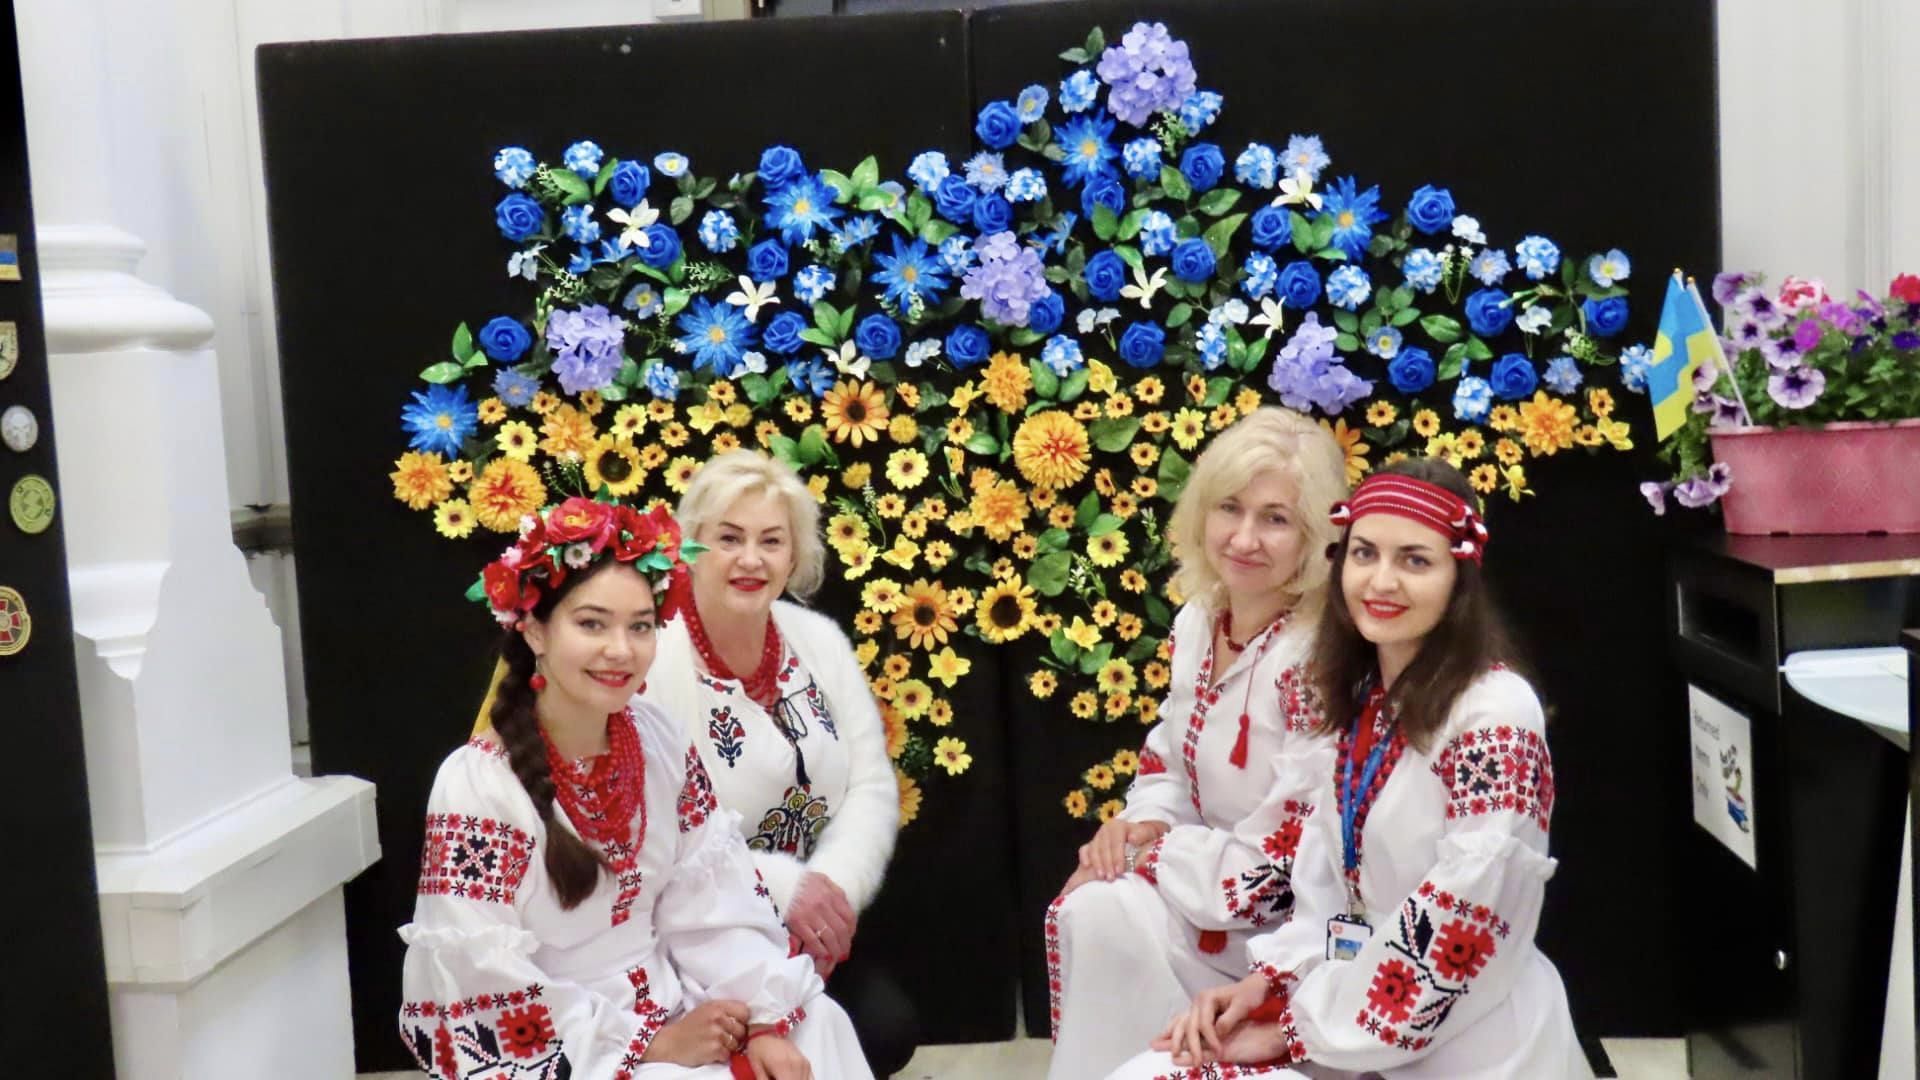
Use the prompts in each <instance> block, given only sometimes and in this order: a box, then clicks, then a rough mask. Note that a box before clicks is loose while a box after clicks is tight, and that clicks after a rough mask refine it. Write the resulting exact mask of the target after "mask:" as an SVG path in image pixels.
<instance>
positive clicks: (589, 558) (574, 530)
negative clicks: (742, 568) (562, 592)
mask: <svg viewBox="0 0 1920 1080" xmlns="http://www.w3.org/2000/svg"><path fill="white" fill-rule="evenodd" d="M705 550H706V548H705V546H704V545H701V544H699V543H697V542H694V541H691V540H687V539H685V538H684V537H683V536H682V535H681V531H680V523H679V522H678V521H676V520H674V517H673V513H672V512H671V511H669V510H668V509H667V508H666V507H665V506H662V505H656V506H654V508H653V509H651V510H648V511H646V512H644V513H642V512H641V511H638V510H635V509H634V508H632V507H630V506H620V505H614V504H610V503H603V502H599V501H598V500H595V499H588V498H582V497H579V496H575V497H573V498H570V499H567V500H566V501H565V502H562V503H560V504H559V505H558V506H552V507H548V508H546V509H544V510H541V511H539V512H538V513H536V514H529V515H527V517H526V518H525V519H524V520H523V521H522V522H521V523H520V539H519V540H518V541H516V542H515V543H514V544H513V546H512V547H509V548H508V549H507V550H506V551H504V552H502V553H501V555H500V557H499V558H498V559H495V560H494V561H493V562H490V563H488V564H487V566H486V569H484V570H482V571H481V572H480V579H479V580H478V581H476V582H474V583H473V585H472V586H471V587H470V588H468V589H467V599H469V600H473V601H476V602H483V603H485V604H486V605H487V606H488V607H490V608H492V610H493V617H494V619H496V620H497V621H498V622H499V623H500V624H501V625H502V626H514V627H518V626H521V625H523V623H524V620H525V618H526V614H527V613H528V612H530V611H532V610H533V608H534V605H536V604H538V603H539V602H540V597H541V596H543V595H545V592H546V591H547V590H551V589H558V588H559V587H560V586H561V584H562V583H564V582H565V581H566V580H567V576H568V575H569V574H574V573H578V572H580V571H582V570H585V569H586V568H588V567H590V566H592V565H593V564H594V563H595V562H596V561H598V560H600V559H603V558H605V557H607V556H609V555H611V556H612V557H613V558H614V559H615V560H616V561H618V562H623V563H631V564H633V566H634V568H635V569H637V570H639V571H641V572H642V573H645V574H646V575H647V576H648V577H649V578H651V579H653V581H654V597H655V603H656V604H657V605H658V607H659V618H660V620H661V621H663V622H664V621H666V620H667V619H670V618H672V617H673V614H674V612H675V611H676V610H678V608H679V606H680V603H681V597H682V596H683V595H684V594H685V592H686V589H685V588H684V587H683V585H682V583H683V581H684V579H685V578H686V574H687V567H688V565H689V564H691V563H692V561H693V559H694V557H695V556H697V555H699V554H700V552H702V551H705Z"/></svg>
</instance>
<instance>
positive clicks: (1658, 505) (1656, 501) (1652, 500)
mask: <svg viewBox="0 0 1920 1080" xmlns="http://www.w3.org/2000/svg"><path fill="white" fill-rule="evenodd" d="M1672 487H1673V485H1672V484H1662V483H1658V482H1656V481H1653V480H1648V481H1646V482H1645V483H1643V484H1641V485H1640V495H1641V497H1642V498H1645V499H1646V500H1647V505H1648V506H1651V507H1653V512H1654V513H1655V514H1656V515H1663V514H1665V513H1666V512H1667V491H1668V490H1669V489H1671V488H1672Z"/></svg>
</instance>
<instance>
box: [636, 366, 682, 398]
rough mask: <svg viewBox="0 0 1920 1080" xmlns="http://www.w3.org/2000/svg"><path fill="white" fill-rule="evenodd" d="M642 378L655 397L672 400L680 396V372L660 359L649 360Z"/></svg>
mask: <svg viewBox="0 0 1920 1080" xmlns="http://www.w3.org/2000/svg"><path fill="white" fill-rule="evenodd" d="M641 378H642V379H643V380H645V382H646V384H647V391H648V392H649V393H651V394H652V395H653V396H654V397H657V398H662V399H664V400H667V401H672V400H673V399H674V398H677V397H679V396H680V373H679V372H677V371H675V370H673V369H672V368H670V367H668V366H667V365H665V364H663V363H661V362H660V361H658V360H652V361H648V363H647V366H646V368H645V369H644V370H643V371H642V372H641Z"/></svg>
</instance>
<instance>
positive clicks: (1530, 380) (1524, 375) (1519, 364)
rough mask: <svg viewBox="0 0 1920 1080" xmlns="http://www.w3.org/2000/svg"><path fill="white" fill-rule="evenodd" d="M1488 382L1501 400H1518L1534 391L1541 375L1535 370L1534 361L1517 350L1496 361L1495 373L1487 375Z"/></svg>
mask: <svg viewBox="0 0 1920 1080" xmlns="http://www.w3.org/2000/svg"><path fill="white" fill-rule="evenodd" d="M1487 382H1488V383H1490V384H1492V386H1493V392H1494V394H1495V396H1497V397H1499V398H1500V400H1502V401H1518V400H1520V399H1521V398H1523V397H1526V396H1527V395H1528V394H1531V393H1533V388H1534V387H1535V386H1537V385H1539V383H1540V376H1539V373H1537V372H1535V371H1534V370H1533V362H1532V361H1530V360H1528V359H1527V358H1526V357H1524V356H1522V355H1520V354H1519V353H1517V352H1516V353H1508V354H1507V355H1505V356H1503V357H1501V358H1500V359H1498V360H1496V361H1494V364H1493V374H1491V375H1489V376H1487Z"/></svg>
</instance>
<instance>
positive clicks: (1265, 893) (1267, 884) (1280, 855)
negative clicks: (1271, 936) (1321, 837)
mask: <svg viewBox="0 0 1920 1080" xmlns="http://www.w3.org/2000/svg"><path fill="white" fill-rule="evenodd" d="M1282 809H1283V810H1284V812H1285V813H1286V817H1285V818H1283V819H1282V820H1281V822H1280V827H1279V828H1277V829H1275V830H1274V831H1273V832H1272V833H1270V834H1268V835H1267V837H1266V838H1265V839H1264V840H1262V841H1261V842H1260V846H1261V849H1262V850H1264V851H1265V852H1266V854H1267V857H1268V859H1270V860H1271V861H1269V862H1265V863H1261V864H1260V865H1258V866H1255V867H1252V868H1250V869H1247V870H1242V871H1241V872H1240V873H1239V874H1238V875H1237V876H1235V877H1230V878H1223V879H1222V880H1221V882H1220V891H1221V892H1222V894H1223V895H1224V896H1225V899H1226V908H1227V914H1228V915H1229V916H1231V917H1232V918H1235V919H1239V920H1240V921H1241V922H1244V923H1246V924H1247V925H1248V926H1253V927H1259V926H1265V925H1266V924H1267V921H1268V920H1269V919H1270V918H1278V919H1285V918H1286V917H1287V916H1288V915H1289V914H1291V913H1292V911H1293V857H1294V855H1295V853H1296V852H1298V851H1299V850H1300V834H1301V832H1302V831H1303V830H1304V828H1305V824H1306V818H1307V815H1308V814H1311V813H1313V804H1312V803H1307V802H1301V801H1299V800H1297V799H1288V800H1287V801H1286V802H1285V803H1284V804H1283V806H1282Z"/></svg>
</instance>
